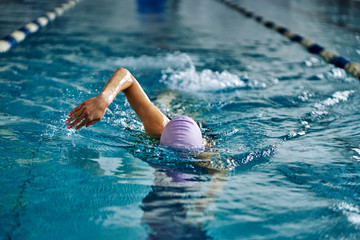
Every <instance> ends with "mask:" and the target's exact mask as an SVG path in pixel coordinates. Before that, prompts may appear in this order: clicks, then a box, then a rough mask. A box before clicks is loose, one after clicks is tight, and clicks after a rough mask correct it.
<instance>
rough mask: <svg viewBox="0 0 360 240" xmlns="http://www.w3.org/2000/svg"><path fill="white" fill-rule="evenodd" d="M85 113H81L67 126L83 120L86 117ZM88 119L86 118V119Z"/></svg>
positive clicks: (70, 126) (69, 126) (72, 125)
mask: <svg viewBox="0 0 360 240" xmlns="http://www.w3.org/2000/svg"><path fill="white" fill-rule="evenodd" d="M85 115H86V114H85V113H81V115H80V116H79V117H78V118H76V119H75V120H74V121H73V122H72V123H70V124H69V125H68V126H67V128H69V129H70V128H72V127H74V126H76V125H77V124H78V123H79V122H80V121H81V120H83V119H84V118H85ZM85 120H86V119H85Z"/></svg>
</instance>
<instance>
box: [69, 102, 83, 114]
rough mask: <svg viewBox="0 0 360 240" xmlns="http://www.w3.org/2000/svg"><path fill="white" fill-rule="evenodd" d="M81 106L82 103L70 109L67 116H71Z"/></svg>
mask: <svg viewBox="0 0 360 240" xmlns="http://www.w3.org/2000/svg"><path fill="white" fill-rule="evenodd" d="M82 106H83V103H82V104H80V105H79V106H77V107H76V108H74V109H73V110H71V111H70V112H69V113H68V116H71V115H73V114H74V113H75V112H77V111H79V110H80V109H81V108H82Z"/></svg>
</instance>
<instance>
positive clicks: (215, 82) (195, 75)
mask: <svg viewBox="0 0 360 240" xmlns="http://www.w3.org/2000/svg"><path fill="white" fill-rule="evenodd" d="M161 82H163V83H165V84H166V85H167V86H168V87H169V88H170V89H177V90H186V91H194V92H198V91H212V90H221V89H227V88H237V87H245V86H246V84H245V83H244V82H243V81H241V79H240V78H239V77H238V76H237V75H234V74H231V73H229V72H228V71H223V72H221V73H220V72H217V71H216V72H213V71H211V70H209V69H205V70H203V71H201V72H197V71H196V68H195V66H190V67H189V68H187V69H182V70H174V69H172V68H168V69H167V70H165V71H163V75H162V78H161Z"/></svg>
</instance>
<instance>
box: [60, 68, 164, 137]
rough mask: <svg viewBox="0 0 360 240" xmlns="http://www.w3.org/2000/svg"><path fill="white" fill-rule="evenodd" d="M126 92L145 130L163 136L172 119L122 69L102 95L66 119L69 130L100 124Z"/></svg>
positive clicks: (79, 107) (86, 103) (113, 77)
mask: <svg viewBox="0 0 360 240" xmlns="http://www.w3.org/2000/svg"><path fill="white" fill-rule="evenodd" d="M121 91H123V92H124V94H125V96H126V98H127V100H128V102H129V103H130V105H131V107H132V108H133V109H134V111H135V112H136V114H137V115H138V116H139V118H140V120H141V121H142V123H143V125H144V127H145V131H146V132H147V133H149V134H153V135H161V133H162V131H163V129H164V127H165V125H166V124H167V123H168V122H169V119H168V118H167V117H166V116H165V115H164V114H163V113H162V112H161V111H160V110H159V109H158V108H157V107H156V106H155V105H154V104H153V103H152V102H151V101H150V99H149V98H148V96H147V95H146V93H145V92H144V91H143V89H142V88H141V86H140V84H139V83H138V82H137V80H136V79H135V78H134V77H133V76H132V75H131V74H130V72H129V71H128V70H126V69H124V68H119V69H118V70H117V71H116V72H115V73H114V75H112V76H111V78H110V79H109V81H108V82H107V83H106V85H105V87H104V89H103V90H102V92H101V93H100V94H99V95H98V96H96V97H93V98H90V99H88V100H86V101H85V102H83V103H82V104H80V105H79V106H78V107H76V108H74V109H73V110H72V111H71V112H70V113H69V114H68V115H69V116H70V118H69V119H68V120H66V122H65V123H66V124H69V123H70V124H69V125H68V128H72V127H74V126H76V127H75V129H80V128H82V127H83V126H85V125H86V127H88V126H90V125H92V124H94V123H96V122H98V121H100V120H101V119H102V117H103V116H104V114H105V111H106V109H107V107H108V106H109V105H110V104H111V103H112V101H113V100H114V99H115V97H116V95H117V94H118V93H119V92H121Z"/></svg>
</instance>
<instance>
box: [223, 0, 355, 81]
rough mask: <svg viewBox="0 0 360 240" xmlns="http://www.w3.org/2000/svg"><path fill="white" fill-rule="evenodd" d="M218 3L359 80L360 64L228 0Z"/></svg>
mask: <svg viewBox="0 0 360 240" xmlns="http://www.w3.org/2000/svg"><path fill="white" fill-rule="evenodd" d="M218 1H219V2H221V3H224V4H225V5H227V6H228V7H230V8H232V9H234V10H236V11H238V12H240V13H241V14H243V15H244V16H246V17H248V18H253V19H254V20H256V21H257V22H259V23H261V24H262V25H264V26H265V27H267V28H269V29H272V30H274V31H276V32H278V33H280V34H281V35H283V36H285V37H287V38H288V39H289V40H291V41H293V42H297V43H299V44H301V45H303V46H304V47H305V48H306V49H307V50H308V51H309V52H310V53H313V54H317V55H319V56H320V57H322V58H323V59H325V61H327V62H328V63H331V64H333V65H335V66H336V67H339V68H342V69H344V70H345V71H346V72H348V73H350V74H352V75H353V76H355V77H356V78H357V79H360V64H358V63H356V62H351V61H350V60H348V59H346V58H344V57H342V56H339V55H338V54H336V53H334V52H332V51H329V50H327V49H325V48H324V47H323V46H321V45H319V44H317V43H314V42H312V41H310V40H309V39H306V38H305V37H303V36H302V35H300V34H297V33H293V32H292V31H290V30H289V29H288V28H286V27H283V26H280V25H277V24H276V23H274V22H272V21H269V20H267V19H265V18H264V17H262V16H259V15H257V14H255V13H253V12H251V11H248V10H246V9H245V8H243V7H241V6H239V5H237V4H236V3H233V2H231V1H228V0H218Z"/></svg>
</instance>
